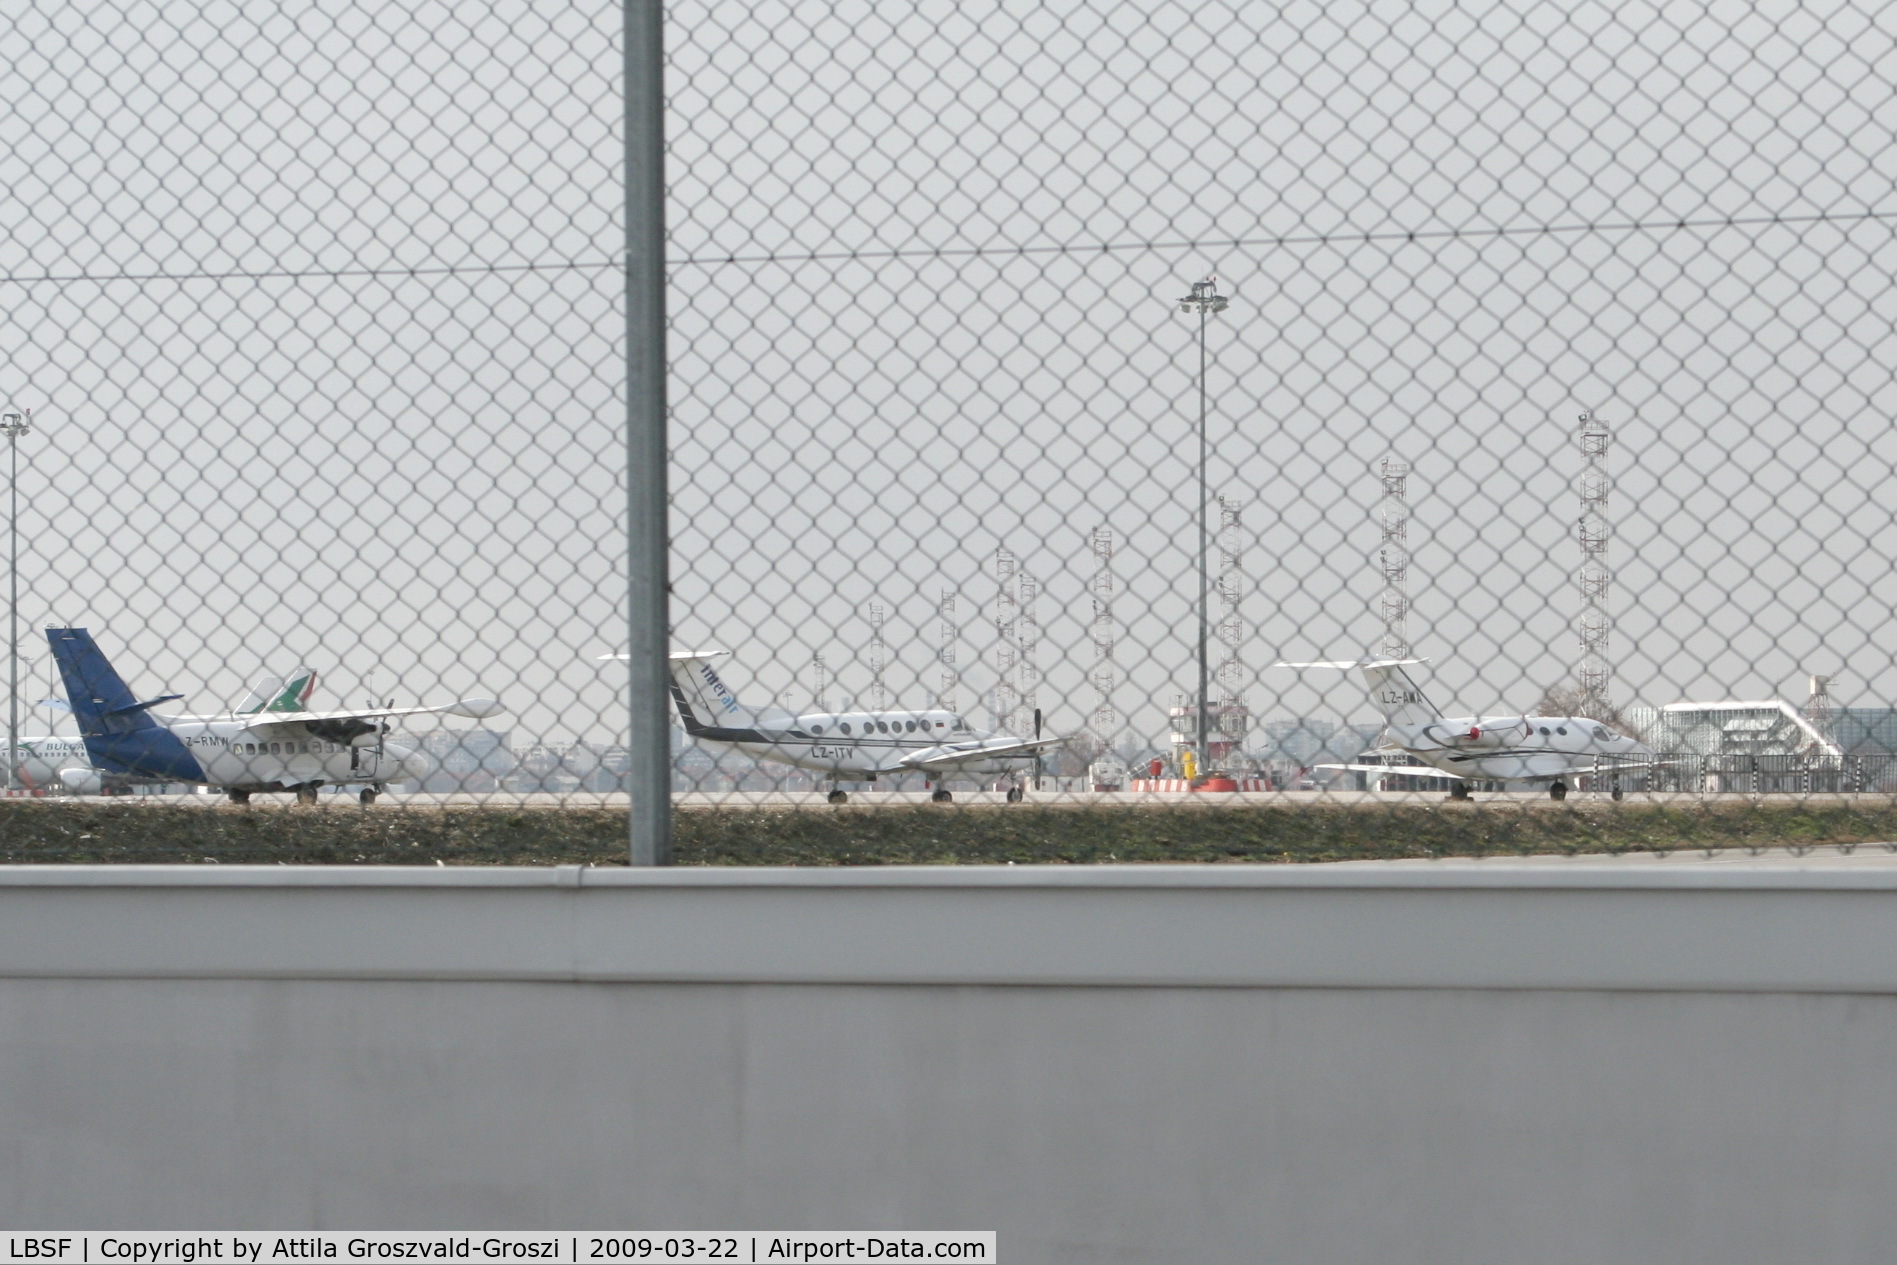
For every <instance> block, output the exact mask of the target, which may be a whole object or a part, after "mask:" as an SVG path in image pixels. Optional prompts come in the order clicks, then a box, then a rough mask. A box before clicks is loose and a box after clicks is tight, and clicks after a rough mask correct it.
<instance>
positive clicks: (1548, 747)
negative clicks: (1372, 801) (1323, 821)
mask: <svg viewBox="0 0 1897 1265" xmlns="http://www.w3.org/2000/svg"><path fill="white" fill-rule="evenodd" d="M1423 662H1425V660H1422V659H1349V660H1342V661H1339V660H1326V661H1323V662H1319V663H1279V664H1274V665H1273V666H1275V667H1280V668H1361V669H1362V670H1363V674H1364V677H1365V678H1366V679H1367V680H1368V681H1369V683H1370V697H1371V699H1372V701H1374V702H1375V703H1376V705H1377V708H1378V710H1380V711H1381V712H1382V713H1383V722H1384V736H1383V743H1382V745H1380V746H1379V747H1378V748H1377V751H1376V752H1375V753H1373V754H1384V753H1388V754H1391V755H1408V756H1414V757H1415V758H1416V759H1418V760H1420V761H1422V762H1423V763H1424V764H1425V765H1428V766H1429V769H1430V771H1429V772H1428V773H1423V772H1422V770H1420V769H1417V768H1415V766H1405V765H1388V764H1320V765H1316V766H1315V767H1316V768H1320V769H1347V770H1350V771H1352V772H1357V773H1383V774H1389V773H1406V774H1409V775H1411V776H1418V775H1420V776H1425V777H1446V778H1451V779H1453V780H1452V781H1451V782H1450V783H1449V797H1450V798H1451V799H1467V798H1469V783H1470V782H1504V783H1506V782H1527V783H1530V784H1539V785H1546V786H1547V788H1548V795H1549V797H1550V798H1551V799H1566V798H1567V797H1568V785H1569V782H1570V781H1571V780H1572V779H1574V778H1576V777H1580V776H1605V777H1607V778H1609V780H1610V785H1611V788H1612V792H1613V796H1614V798H1615V799H1619V798H1620V797H1621V785H1620V781H1619V779H1618V776H1617V775H1618V774H1621V773H1623V772H1626V771H1628V770H1631V769H1644V768H1652V767H1653V765H1654V763H1655V762H1654V761H1653V759H1652V755H1653V753H1652V752H1651V751H1649V750H1648V749H1647V748H1646V747H1645V746H1643V745H1642V744H1641V743H1640V742H1639V740H1638V739H1634V738H1629V737H1627V736H1626V735H1625V734H1619V733H1615V732H1614V730H1613V729H1611V728H1609V727H1608V726H1607V725H1604V724H1602V723H1601V722H1600V721H1598V720H1590V719H1588V718H1587V717H1585V716H1460V717H1447V716H1444V715H1443V714H1442V712H1440V711H1439V710H1437V709H1436V707H1435V706H1434V705H1432V704H1431V703H1430V701H1429V700H1428V698H1426V697H1425V696H1424V694H1423V691H1422V690H1421V689H1420V688H1419V687H1418V686H1417V684H1416V682H1415V681H1413V680H1411V679H1410V675H1409V673H1407V672H1405V671H1404V670H1403V669H1404V668H1405V667H1408V666H1409V665H1411V664H1415V663H1423Z"/></svg>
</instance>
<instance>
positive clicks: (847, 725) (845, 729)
mask: <svg viewBox="0 0 1897 1265" xmlns="http://www.w3.org/2000/svg"><path fill="white" fill-rule="evenodd" d="M842 728H843V732H844V733H848V732H850V722H849V721H847V720H846V721H844V722H843V726H842Z"/></svg>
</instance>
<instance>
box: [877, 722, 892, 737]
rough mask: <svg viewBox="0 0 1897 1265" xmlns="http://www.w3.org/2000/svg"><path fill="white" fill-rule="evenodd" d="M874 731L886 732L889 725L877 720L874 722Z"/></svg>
mask: <svg viewBox="0 0 1897 1265" xmlns="http://www.w3.org/2000/svg"><path fill="white" fill-rule="evenodd" d="M876 732H877V733H879V734H886V733H888V732H889V726H888V725H887V724H885V723H883V722H882V721H880V720H879V721H877V722H876Z"/></svg>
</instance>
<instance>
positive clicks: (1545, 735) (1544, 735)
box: [1541, 725, 1548, 738]
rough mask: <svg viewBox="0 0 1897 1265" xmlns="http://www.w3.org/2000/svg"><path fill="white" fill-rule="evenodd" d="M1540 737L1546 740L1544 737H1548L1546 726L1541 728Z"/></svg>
mask: <svg viewBox="0 0 1897 1265" xmlns="http://www.w3.org/2000/svg"><path fill="white" fill-rule="evenodd" d="M1541 736H1542V737H1544V738H1546V737H1547V736H1548V726H1546V725H1543V726H1542V727H1541Z"/></svg>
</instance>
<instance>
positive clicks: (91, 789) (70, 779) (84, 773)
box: [59, 769, 105, 795]
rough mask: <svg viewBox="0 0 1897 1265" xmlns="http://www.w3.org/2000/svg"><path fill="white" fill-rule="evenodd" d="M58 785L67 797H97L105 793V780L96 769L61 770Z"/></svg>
mask: <svg viewBox="0 0 1897 1265" xmlns="http://www.w3.org/2000/svg"><path fill="white" fill-rule="evenodd" d="M59 784H60V785H61V786H63V787H65V788H66V792H67V794H69V795H99V794H103V793H104V791H105V778H104V777H103V776H102V775H101V774H100V773H99V770H97V769H61V770H60V771H59Z"/></svg>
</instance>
